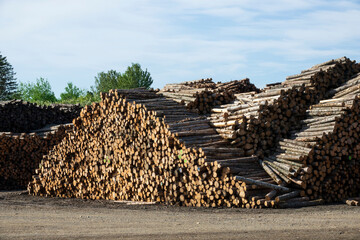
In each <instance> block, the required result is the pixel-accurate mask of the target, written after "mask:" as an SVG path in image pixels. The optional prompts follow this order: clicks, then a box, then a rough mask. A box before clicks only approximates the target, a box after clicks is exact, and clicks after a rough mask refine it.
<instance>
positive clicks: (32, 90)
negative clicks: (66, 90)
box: [18, 77, 57, 103]
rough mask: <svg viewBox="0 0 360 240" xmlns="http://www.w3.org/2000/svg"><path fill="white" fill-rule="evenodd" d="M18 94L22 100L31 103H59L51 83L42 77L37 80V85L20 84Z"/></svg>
mask: <svg viewBox="0 0 360 240" xmlns="http://www.w3.org/2000/svg"><path fill="white" fill-rule="evenodd" d="M18 92H19V95H20V98H21V99H23V100H25V101H29V102H36V103H45V102H51V103H53V102H56V101H57V99H56V97H55V94H54V92H53V91H52V90H51V86H50V83H49V81H48V80H47V79H44V78H42V77H41V78H38V79H36V83H20V85H19V88H18Z"/></svg>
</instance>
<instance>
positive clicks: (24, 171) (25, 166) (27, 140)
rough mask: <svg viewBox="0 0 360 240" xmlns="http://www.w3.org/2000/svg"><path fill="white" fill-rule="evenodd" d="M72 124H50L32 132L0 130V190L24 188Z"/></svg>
mask: <svg viewBox="0 0 360 240" xmlns="http://www.w3.org/2000/svg"><path fill="white" fill-rule="evenodd" d="M70 128H71V126H68V125H55V126H54V125H51V126H47V127H45V128H42V129H38V130H36V131H32V132H31V133H18V134H16V133H12V132H0V189H1V190H4V189H6V190H10V189H24V188H26V187H27V185H28V183H29V181H30V180H31V178H32V175H34V174H35V169H37V168H38V167H39V164H40V161H41V159H42V157H43V155H45V154H47V153H48V152H49V151H50V149H51V148H52V147H53V146H54V145H56V144H58V143H59V142H60V141H61V140H62V138H63V137H64V136H65V135H66V131H68V130H69V129H70Z"/></svg>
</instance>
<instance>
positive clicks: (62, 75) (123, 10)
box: [0, 0, 360, 94]
mask: <svg viewBox="0 0 360 240" xmlns="http://www.w3.org/2000/svg"><path fill="white" fill-rule="evenodd" d="M359 25H360V4H359V2H358V1H325V0H316V1H311V0H281V1H259V0H256V1H250V0H245V1H238V0H221V1H220V0H214V1H205V0H198V1H193V0H177V1H166V2H165V1H159V0H155V1H149V0H142V1H115V0H105V1H100V0H90V1H85V0H77V1H73V0H65V1H60V0H52V1H45V0H32V1H26V0H22V1H21V0H18V1H10V0H3V1H1V2H0V32H2V33H3V34H2V37H1V38H0V46H1V47H2V49H0V51H1V52H2V54H3V55H6V56H7V57H8V59H9V61H10V60H11V61H12V62H11V63H12V64H13V66H14V68H15V70H16V72H17V76H18V79H19V80H21V81H28V80H32V81H34V80H35V78H36V77H40V76H45V77H48V78H49V81H50V82H51V83H52V85H53V88H54V89H55V90H56V93H57V94H58V93H60V92H61V91H62V90H63V88H64V86H65V84H66V82H68V81H73V82H74V83H75V84H77V85H79V86H81V87H88V86H89V85H91V84H93V76H95V75H96V73H97V72H99V71H107V70H109V69H116V70H119V71H124V70H125V68H126V66H128V65H129V64H130V63H131V62H139V63H141V64H142V66H143V67H147V68H148V70H149V71H150V72H151V74H152V75H153V77H154V79H155V83H154V86H155V87H162V86H163V85H164V84H165V83H168V82H178V81H185V80H190V79H198V78H202V77H208V76H209V77H214V78H215V80H216V81H220V80H222V81H224V80H230V79H239V78H242V77H248V76H251V77H252V78H251V80H252V81H255V83H257V84H258V85H264V84H265V82H267V81H269V79H268V78H267V74H270V75H271V78H276V76H278V77H279V78H280V77H283V76H284V74H287V73H288V74H294V73H296V72H288V71H299V70H300V69H297V68H295V67H294V66H296V64H297V66H304V65H306V64H304V62H306V63H309V64H308V65H306V66H308V67H309V66H311V65H312V64H315V63H318V61H322V60H324V61H325V60H327V58H336V57H340V56H343V55H350V56H352V57H355V58H356V59H357V60H360V59H359V58H360V54H359V53H360V47H359V44H358V42H359V40H360V32H359V31H357V30H356V29H357V28H358V26H359ZM239 75H241V76H239ZM281 80H283V79H277V81H281Z"/></svg>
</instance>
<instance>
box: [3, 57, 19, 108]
mask: <svg viewBox="0 0 360 240" xmlns="http://www.w3.org/2000/svg"><path fill="white" fill-rule="evenodd" d="M16 89H17V82H16V78H15V72H14V70H13V67H12V66H11V64H10V63H8V61H7V60H6V57H3V56H2V55H1V54H0V101H1V100H7V99H10V98H12V96H13V95H14V94H15V93H16Z"/></svg>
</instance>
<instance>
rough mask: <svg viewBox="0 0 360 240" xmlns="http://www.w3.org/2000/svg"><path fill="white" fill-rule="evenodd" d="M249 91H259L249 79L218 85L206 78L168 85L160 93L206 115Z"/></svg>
mask: <svg viewBox="0 0 360 240" xmlns="http://www.w3.org/2000/svg"><path fill="white" fill-rule="evenodd" d="M249 91H259V90H258V89H257V88H256V87H255V85H254V84H251V83H250V81H249V79H247V78H246V79H243V80H240V81H238V80H234V81H231V82H226V83H217V84H216V83H214V82H213V81H212V79H211V78H206V79H200V80H195V81H188V82H183V83H179V84H167V85H165V87H164V89H163V90H161V91H160V93H161V94H162V95H163V96H166V97H168V98H170V99H173V100H174V101H177V102H180V103H182V104H184V105H186V106H187V108H188V109H189V110H191V111H193V112H197V113H199V114H206V113H210V111H211V109H212V108H213V107H214V106H216V105H221V104H226V103H229V102H231V101H233V100H234V94H236V93H242V92H249Z"/></svg>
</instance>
